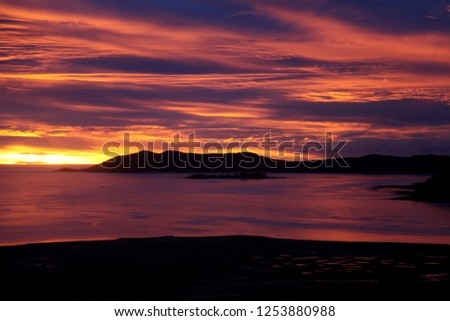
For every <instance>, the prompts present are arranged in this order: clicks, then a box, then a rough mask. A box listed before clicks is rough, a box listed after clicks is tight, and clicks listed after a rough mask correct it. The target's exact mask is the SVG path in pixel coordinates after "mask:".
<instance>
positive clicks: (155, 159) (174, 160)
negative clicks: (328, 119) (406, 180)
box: [60, 151, 450, 174]
mask: <svg viewBox="0 0 450 321" xmlns="http://www.w3.org/2000/svg"><path fill="white" fill-rule="evenodd" d="M344 164H346V165H348V166H345V167H343V166H342V165H344ZM449 169H450V156H438V155H418V156H412V157H396V156H385V155H367V156H363V157H351V158H345V161H344V160H342V159H340V160H330V159H328V160H318V161H305V162H300V161H285V160H280V159H271V158H268V157H264V156H260V155H258V154H255V153H251V152H243V153H224V154H193V153H184V152H180V151H165V152H162V153H156V152H152V151H141V152H139V153H133V154H129V155H121V156H117V157H114V158H111V159H109V160H107V161H105V162H103V163H101V164H98V165H94V166H91V167H88V168H85V169H81V170H80V171H86V172H111V173H123V172H132V173H151V172H187V173H195V172H207V173H223V172H245V171H252V172H297V173H308V172H318V173H367V174H371V173H373V174H375V173H393V174H395V173H405V174H406V173H408V174H437V173H442V172H448V171H449ZM60 171H72V170H71V169H68V168H62V169H61V170H60Z"/></svg>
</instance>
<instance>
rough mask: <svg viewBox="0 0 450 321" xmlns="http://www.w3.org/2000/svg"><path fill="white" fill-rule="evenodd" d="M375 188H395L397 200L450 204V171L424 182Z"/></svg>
mask: <svg viewBox="0 0 450 321" xmlns="http://www.w3.org/2000/svg"><path fill="white" fill-rule="evenodd" d="M375 188H376V189H377V188H390V189H393V190H394V192H395V193H396V194H397V195H400V196H398V197H395V198H393V199H395V200H410V201H418V202H431V203H449V204H450V173H448V172H447V173H441V174H437V175H434V176H432V177H430V178H429V179H427V180H426V181H424V182H421V183H416V184H410V185H382V186H375Z"/></svg>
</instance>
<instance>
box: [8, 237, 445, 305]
mask: <svg viewBox="0 0 450 321" xmlns="http://www.w3.org/2000/svg"><path fill="white" fill-rule="evenodd" d="M449 255H450V246H449V245H424V244H394V243H345V242H318V241H295V240H283V239H269V238H262V237H246V236H233V237H200V238H173V237H162V238H148V239H120V240H115V241H90V242H67V243H49V244H32V245H23V246H8V247H0V288H1V289H2V291H0V293H1V294H0V299H2V300H450V292H449V291H448V289H449V285H450V281H449Z"/></svg>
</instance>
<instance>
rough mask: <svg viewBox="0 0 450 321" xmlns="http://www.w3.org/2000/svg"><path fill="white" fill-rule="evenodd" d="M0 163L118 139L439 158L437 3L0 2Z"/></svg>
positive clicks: (90, 153) (446, 12)
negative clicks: (337, 146) (327, 146)
mask: <svg viewBox="0 0 450 321" xmlns="http://www.w3.org/2000/svg"><path fill="white" fill-rule="evenodd" d="M0 29H1V31H0V112H1V116H0V164H2V163H3V164H5V163H8V164H11V163H24V162H25V163H27V162H36V163H39V162H42V163H97V162H99V161H102V160H104V159H105V156H104V155H102V154H101V147H102V145H103V144H104V143H105V142H107V141H109V140H117V141H120V140H121V137H122V135H123V133H124V132H129V133H130V134H131V137H132V139H134V140H139V141H142V142H147V141H161V140H170V139H171V138H172V137H173V135H174V134H176V133H177V132H180V133H181V134H182V137H183V135H187V134H189V133H191V132H194V131H195V133H196V136H197V138H199V139H201V140H203V141H209V140H217V141H223V142H227V141H249V140H261V139H262V136H263V134H265V133H267V132H269V131H270V132H272V137H273V138H274V139H275V140H277V141H283V140H291V141H292V140H293V141H295V142H297V143H300V142H304V141H307V140H312V139H319V140H320V139H322V138H321V137H323V136H324V133H325V132H326V131H332V132H333V133H334V135H335V138H338V139H347V140H350V143H349V144H348V145H347V146H346V149H345V150H344V153H343V154H344V155H347V156H350V155H351V156H362V155H366V154H371V153H378V154H389V155H414V154H429V153H432V154H450V0H445V1H441V0H427V1H425V0H345V1H344V0H298V1H260V0H258V1H256V0H255V1H207V0H204V1H195V0H178V1H169V0H148V1H144V0H128V1H120V0H95V1H94V0H91V1H88V0H70V1H66V0H61V1H54V0H1V1H0Z"/></svg>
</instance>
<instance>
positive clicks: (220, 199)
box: [0, 166, 450, 245]
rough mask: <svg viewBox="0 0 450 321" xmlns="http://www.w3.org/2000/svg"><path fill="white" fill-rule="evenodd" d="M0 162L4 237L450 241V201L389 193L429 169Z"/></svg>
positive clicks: (16, 240)
mask: <svg viewBox="0 0 450 321" xmlns="http://www.w3.org/2000/svg"><path fill="white" fill-rule="evenodd" d="M54 169H55V167H51V166H38V167H28V166H0V174H1V178H0V244H2V245H5V244H23V243H31V242H46V241H62V240H88V239H114V238H123V237H149V236H166V235H173V236H207V235H236V234H239V235H262V236H270V237H281V238H294V239H307V240H343V241H371V242H372V241H373V242H375V241H382V242H386V241H392V242H419V243H444V244H450V206H448V205H436V204H425V203H418V202H411V201H393V200H389V198H390V197H392V193H391V191H389V190H374V189H373V188H372V187H373V186H375V185H382V184H408V183H414V182H420V181H423V180H424V179H426V177H425V176H407V175H385V176H383V175H382V176H379V175H378V176H372V175H342V174H338V175H330V174H283V175H282V176H284V177H285V178H284V179H273V180H247V181H239V180H188V179H184V178H183V177H184V176H185V175H183V174H105V173H59V172H54Z"/></svg>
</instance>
